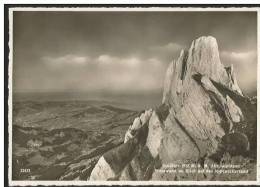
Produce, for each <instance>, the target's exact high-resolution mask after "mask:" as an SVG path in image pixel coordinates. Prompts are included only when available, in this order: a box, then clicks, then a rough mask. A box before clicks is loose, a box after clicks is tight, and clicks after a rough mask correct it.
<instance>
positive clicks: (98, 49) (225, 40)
mask: <svg viewBox="0 0 260 187" xmlns="http://www.w3.org/2000/svg"><path fill="white" fill-rule="evenodd" d="M256 19H257V16H256V13H255V12H50V11H49V12H44V11H43V12H33V11H32V12H15V13H14V88H15V90H45V91H46V90H49V91H52V90H68V89H70V90H71V89H75V90H93V89H108V90H109V89H111V90H129V89H130V90H148V89H160V88H161V86H162V81H163V77H164V72H165V69H166V67H167V65H168V63H169V62H170V61H171V60H172V59H173V58H176V57H177V56H178V54H179V52H180V50H181V49H182V48H188V47H189V45H190V43H191V41H192V40H194V39H195V38H198V37H200V36H202V35H212V36H214V37H215V38H217V40H218V44H219V49H220V51H221V58H222V59H223V60H222V61H223V62H224V63H225V64H230V63H235V68H237V70H236V71H237V73H238V75H237V77H238V80H239V82H240V83H241V87H242V88H243V89H244V90H253V89H256V84H255V82H256V71H255V69H256V57H254V55H255V54H256V46H257V44H256V41H257V40H256V38H257V31H256V29H257V28H256ZM252 51H253V52H252ZM250 52H252V53H250ZM247 53H248V55H249V56H248V58H249V60H248V59H247V58H242V56H240V57H241V58H239V59H237V57H235V56H236V55H234V54H247ZM238 56H239V55H238ZM245 64H247V65H245ZM244 66H247V67H250V68H248V71H246V73H251V71H252V75H253V76H249V77H247V75H246V73H245V71H243V70H242V69H241V68H243V67H244ZM245 77H247V78H245Z"/></svg>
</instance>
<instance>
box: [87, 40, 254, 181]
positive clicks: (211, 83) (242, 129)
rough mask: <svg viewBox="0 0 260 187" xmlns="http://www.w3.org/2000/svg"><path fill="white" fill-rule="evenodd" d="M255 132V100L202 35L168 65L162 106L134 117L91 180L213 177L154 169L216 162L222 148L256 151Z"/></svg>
mask: <svg viewBox="0 0 260 187" xmlns="http://www.w3.org/2000/svg"><path fill="white" fill-rule="evenodd" d="M255 132H256V101H255V100H254V99H253V100H252V99H250V98H248V97H246V96H244V95H243V93H242V91H241V89H240V88H239V86H238V84H237V81H236V77H235V74H234V70H233V66H230V67H224V65H223V64H222V63H221V61H220V58H219V51H218V44H217V41H216V39H215V38H214V37H212V36H208V37H204V36H203V37H200V38H198V39H196V40H194V41H193V42H192V44H191V47H190V48H189V49H188V50H182V51H181V53H180V55H179V57H178V58H177V59H176V60H173V61H172V62H171V63H170V64H169V67H168V69H167V71H166V75H165V81H164V90H163V98H162V105H160V106H159V107H157V108H155V109H153V110H152V109H150V110H146V111H145V112H143V113H142V114H141V115H140V116H139V117H137V118H136V119H135V120H134V122H133V124H132V125H130V127H129V129H128V131H127V132H126V135H125V141H124V144H122V145H120V146H119V147H117V148H116V149H114V150H111V151H109V152H108V153H106V154H105V155H104V160H105V161H106V163H107V165H106V164H103V165H104V168H105V167H107V169H105V170H107V172H108V173H107V174H103V173H102V172H103V171H100V170H99V169H98V168H99V166H96V167H97V168H96V169H94V170H93V172H92V173H93V174H92V175H93V176H92V178H95V177H94V176H98V175H99V174H97V173H100V175H102V176H100V179H106V180H109V177H110V179H112V180H181V179H182V178H185V180H195V179H196V180H213V179H214V180H216V179H215V178H214V177H215V176H206V175H186V174H183V175H176V174H167V172H166V173H163V172H156V168H159V169H165V168H164V167H165V165H167V164H183V163H199V164H202V165H203V162H205V160H209V159H210V160H212V162H218V160H221V159H222V157H223V155H224V153H225V152H228V153H230V154H231V153H232V154H234V155H242V154H244V153H245V152H247V151H250V149H251V150H255V149H256V136H254V133H255ZM235 138H239V142H240V143H237V142H235V141H234V139H235ZM223 144H225V145H224V146H223ZM252 145H253V146H252ZM241 146H242V147H241ZM223 147H224V148H223ZM249 148H250V149H249ZM229 149H230V150H231V149H232V151H230V150H229ZM217 158H218V159H217ZM214 159H215V160H214ZM104 160H103V159H101V161H100V162H99V163H100V164H101V165H102V163H104ZM97 165H98V164H97ZM108 166H109V167H108ZM101 167H103V166H101ZM110 168H111V169H110ZM111 176H112V177H111ZM96 179H98V177H96ZM98 180H99V179H98Z"/></svg>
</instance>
